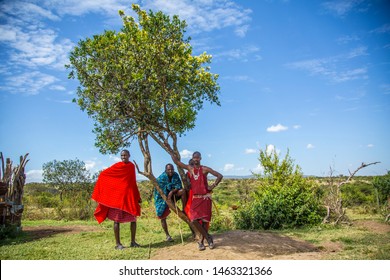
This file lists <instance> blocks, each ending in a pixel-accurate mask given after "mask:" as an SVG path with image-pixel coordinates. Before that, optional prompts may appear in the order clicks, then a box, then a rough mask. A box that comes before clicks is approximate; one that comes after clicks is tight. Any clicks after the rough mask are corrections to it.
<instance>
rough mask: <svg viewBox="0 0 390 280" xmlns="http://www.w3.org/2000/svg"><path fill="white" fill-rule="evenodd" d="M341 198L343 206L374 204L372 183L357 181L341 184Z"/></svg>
mask: <svg viewBox="0 0 390 280" xmlns="http://www.w3.org/2000/svg"><path fill="white" fill-rule="evenodd" d="M341 198H342V199H343V203H344V206H347V207H352V206H363V205H366V206H369V205H374V204H375V188H374V187H373V185H372V184H369V183H365V182H360V181H357V182H355V183H353V184H346V185H343V186H342V188H341Z"/></svg>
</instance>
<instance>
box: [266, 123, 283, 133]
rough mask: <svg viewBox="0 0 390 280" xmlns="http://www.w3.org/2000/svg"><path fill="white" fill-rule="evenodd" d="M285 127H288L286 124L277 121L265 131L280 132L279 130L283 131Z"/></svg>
mask: <svg viewBox="0 0 390 280" xmlns="http://www.w3.org/2000/svg"><path fill="white" fill-rule="evenodd" d="M287 129H288V127H287V126H283V125H281V124H280V123H279V124H277V125H272V126H270V127H268V128H267V131H268V132H280V131H284V130H287Z"/></svg>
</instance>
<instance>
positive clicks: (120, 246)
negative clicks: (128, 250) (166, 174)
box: [115, 244, 125, 250]
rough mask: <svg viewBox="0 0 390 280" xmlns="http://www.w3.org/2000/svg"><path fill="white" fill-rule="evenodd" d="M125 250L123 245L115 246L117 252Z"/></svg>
mask: <svg viewBox="0 0 390 280" xmlns="http://www.w3.org/2000/svg"><path fill="white" fill-rule="evenodd" d="M123 249H125V246H123V245H122V244H119V245H116V246H115V250H123Z"/></svg>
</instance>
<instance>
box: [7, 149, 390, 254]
mask: <svg viewBox="0 0 390 280" xmlns="http://www.w3.org/2000/svg"><path fill="white" fill-rule="evenodd" d="M259 160H260V162H261V163H262V164H263V165H264V167H265V168H264V172H263V173H262V174H254V176H253V177H252V178H247V179H224V180H223V181H222V182H221V183H220V185H219V186H218V188H216V189H215V190H214V193H213V199H214V202H215V206H214V207H213V220H212V223H211V228H210V231H211V232H212V233H214V234H215V233H218V232H219V233H221V232H224V231H230V230H236V229H244V230H256V231H263V230H268V231H271V232H274V233H277V234H283V235H286V236H291V237H295V238H299V239H301V240H306V241H308V242H310V243H313V244H314V245H319V244H321V243H322V242H326V241H330V242H336V243H339V244H343V247H344V250H342V251H340V252H338V253H337V254H333V255H332V259H390V254H389V252H390V247H389V246H390V245H389V244H390V242H389V241H390V236H389V233H387V234H386V233H377V232H372V231H369V230H363V229H361V228H359V227H354V226H352V225H353V224H354V223H355V222H359V221H375V222H377V223H385V218H386V213H388V212H386V211H388V202H387V200H385V199H384V198H383V197H384V196H385V195H386V194H387V195H388V193H387V188H386V187H383V186H385V185H386V182H388V179H389V176H390V173H389V174H387V175H384V176H377V177H367V176H363V177H361V176H356V177H354V178H353V180H351V181H350V182H349V183H348V184H345V185H343V187H342V189H341V192H342V193H341V195H342V199H343V201H344V205H345V207H346V215H347V217H348V221H349V223H348V224H347V223H339V224H334V223H333V224H332V223H326V224H324V223H323V222H322V219H323V217H324V215H325V214H326V211H325V207H324V205H323V199H324V198H325V197H326V196H327V192H328V187H329V183H328V181H329V178H326V177H304V176H303V175H302V173H301V171H300V168H299V166H298V165H296V164H295V163H294V161H293V159H291V158H290V156H289V154H288V153H287V154H286V156H285V157H284V158H282V157H280V156H279V155H277V154H275V153H266V152H263V151H260V157H259ZM68 162H69V161H68ZM72 166H74V165H72ZM95 177H96V176H95ZM337 179H338V180H344V179H345V178H342V177H341V178H337ZM92 181H93V180H92ZM92 181H91V182H89V183H87V184H78V185H77V184H73V183H72V184H73V187H69V188H64V190H62V192H61V190H60V189H59V188H58V186H56V185H55V183H30V184H27V185H26V186H25V196H24V205H25V211H24V213H23V222H22V225H23V226H24V227H29V228H30V229H34V228H36V229H38V228H42V227H49V228H50V227H62V228H69V227H70V228H72V227H73V228H77V227H87V230H86V231H82V232H79V233H75V234H65V233H66V231H65V232H64V233H63V234H62V233H61V232H59V233H58V234H53V235H50V236H47V237H43V238H37V239H35V238H34V236H33V235H32V234H29V233H26V232H23V231H22V232H19V233H16V232H11V231H9V232H3V233H2V239H1V241H0V246H1V250H2V259H148V258H150V255H151V254H153V252H154V251H155V250H159V249H163V248H167V247H169V246H172V245H174V244H177V243H180V242H191V232H190V229H189V227H188V226H187V224H186V223H185V222H183V221H182V220H181V219H180V218H179V217H178V216H177V215H176V214H175V213H172V214H171V215H170V216H169V217H168V224H169V227H170V231H171V234H172V236H173V237H174V239H175V240H176V242H175V243H173V244H167V243H166V242H164V239H165V234H164V232H163V230H162V228H161V225H160V221H159V220H158V219H157V218H156V217H155V209H154V204H153V200H152V190H153V184H152V183H151V182H150V181H140V182H138V186H139V189H140V192H141V196H142V199H143V202H142V215H141V217H140V218H139V222H138V230H137V240H138V241H139V242H140V243H142V245H143V246H142V248H140V249H139V250H125V252H118V251H116V250H113V245H114V244H113V242H114V241H113V231H112V222H111V221H108V220H107V221H105V222H103V223H102V224H101V225H98V224H97V222H96V221H95V220H94V218H93V211H94V209H95V206H96V204H95V202H93V201H91V200H90V195H91V192H92V189H93V182H92ZM378 185H380V186H381V187H378ZM61 193H62V199H61ZM178 206H179V208H181V205H180V202H179V205H178ZM386 209H387V210H386ZM122 228H123V229H122V236H123V238H124V240H125V238H126V237H129V236H130V232H129V227H127V226H123V227H122ZM75 244H77V246H74V245H75Z"/></svg>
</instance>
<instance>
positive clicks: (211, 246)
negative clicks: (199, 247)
mask: <svg viewBox="0 0 390 280" xmlns="http://www.w3.org/2000/svg"><path fill="white" fill-rule="evenodd" d="M207 243H208V244H209V248H210V249H214V248H215V245H214V241H213V238H212V236H211V235H209V236H208V237H207Z"/></svg>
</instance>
